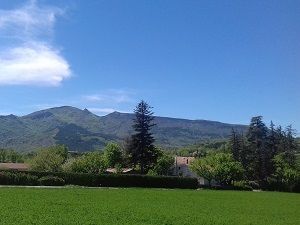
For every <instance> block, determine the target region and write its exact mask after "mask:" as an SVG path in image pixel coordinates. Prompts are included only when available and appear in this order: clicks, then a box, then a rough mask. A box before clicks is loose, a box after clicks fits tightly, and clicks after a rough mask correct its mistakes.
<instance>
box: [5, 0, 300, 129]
mask: <svg viewBox="0 0 300 225" xmlns="http://www.w3.org/2000/svg"><path fill="white" fill-rule="evenodd" d="M299 87H300V1H298V0H295V1H290V0H287V1H276V0H272V1H268V0H266V1H256V0H252V1H232V0H228V1H211V0H207V1H202V0H195V1H194V0H189V1H183V0H181V1H177V0H172V1H171V0H168V1H167V0H151V1H150V0H127V1H125V0H111V1H107V0H106V1H103V0H90V1H84V0H66V1H59V0H40V1H38V0H36V1H24V0H14V1H11V0H1V3H0V115H7V114H15V115H18V116H22V115H26V114H29V113H31V112H33V111H37V110H41V109H45V108H50V107H56V106H62V105H71V106H74V107H78V108H80V109H84V108H87V109H89V110H90V111H92V112H94V113H95V114H97V115H106V114H108V113H110V112H113V111H120V112H132V111H133V109H134V108H135V106H136V104H137V103H138V102H139V101H140V100H142V99H143V100H145V101H147V102H148V103H149V104H150V105H151V106H153V111H154V112H155V115H157V116H166V117H175V118H186V119H206V120H214V121H220V122H226V123H238V124H249V121H250V119H251V117H253V116H258V115H261V116H263V117H264V122H265V123H266V125H267V126H269V123H270V121H271V120H273V122H274V123H275V125H282V126H283V127H285V126H287V125H289V124H292V125H293V127H294V128H296V129H297V130H298V132H300V120H299V118H300V117H299V115H300V100H299V99H300V91H299Z"/></svg>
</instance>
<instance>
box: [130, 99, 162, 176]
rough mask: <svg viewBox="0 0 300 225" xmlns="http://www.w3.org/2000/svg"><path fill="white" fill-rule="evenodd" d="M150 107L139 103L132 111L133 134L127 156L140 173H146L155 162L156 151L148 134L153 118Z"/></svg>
mask: <svg viewBox="0 0 300 225" xmlns="http://www.w3.org/2000/svg"><path fill="white" fill-rule="evenodd" d="M151 108H152V107H151V106H149V105H148V103H147V102H145V101H143V100H142V101H141V102H140V103H139V104H138V105H137V106H136V108H135V109H134V114H135V118H134V119H133V122H134V123H133V128H134V130H135V134H133V135H132V136H131V138H130V140H129V143H128V145H127V154H128V158H129V160H130V162H131V163H132V164H133V165H139V167H140V171H141V173H146V172H147V171H148V169H149V168H150V167H151V166H152V165H153V164H154V163H156V161H157V157H158V155H157V151H156V149H155V146H154V142H155V139H154V138H153V135H152V133H151V132H150V130H151V127H153V126H155V125H156V124H154V123H153V120H154V116H153V112H152V111H151Z"/></svg>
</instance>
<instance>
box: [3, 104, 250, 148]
mask: <svg viewBox="0 0 300 225" xmlns="http://www.w3.org/2000/svg"><path fill="white" fill-rule="evenodd" d="M134 116H135V115H134V114H131V113H120V112H113V113H110V114H108V115H106V116H97V115H95V114H93V113H91V112H90V111H89V110H87V109H84V110H81V109H78V108H74V107H71V106H62V107H56V108H50V109H45V110H41V111H37V112H34V113H31V114H29V115H26V116H21V117H18V116H15V115H8V116H0V148H12V149H14V150H17V151H20V152H29V151H33V150H36V149H38V148H40V147H44V146H51V145H66V146H67V147H68V148H69V150H71V151H78V152H85V151H95V150H100V149H101V148H103V147H104V146H106V145H107V143H109V142H117V143H120V144H122V143H124V141H125V140H126V138H128V137H130V135H131V134H133V132H134V131H133V128H132V124H133V118H134ZM155 123H156V124H157V125H156V126H154V127H153V128H152V130H151V132H152V133H153V136H154V138H155V139H156V145H158V146H160V147H162V148H165V149H175V148H181V147H187V146H190V145H192V144H195V143H201V142H205V141H212V140H217V139H222V138H228V137H229V135H230V133H231V130H232V128H234V129H236V130H238V131H246V129H247V128H248V127H247V126H245V125H238V124H226V123H221V122H215V121H208V120H187V119H175V118H168V117H155Z"/></svg>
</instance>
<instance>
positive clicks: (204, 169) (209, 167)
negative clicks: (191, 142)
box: [190, 156, 215, 187]
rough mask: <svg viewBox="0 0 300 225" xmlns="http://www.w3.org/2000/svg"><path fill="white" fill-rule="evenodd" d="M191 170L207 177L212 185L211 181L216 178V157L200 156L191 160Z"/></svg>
mask: <svg viewBox="0 0 300 225" xmlns="http://www.w3.org/2000/svg"><path fill="white" fill-rule="evenodd" d="M190 168H191V170H192V171H193V172H194V173H196V174H197V175H198V176H199V177H203V178H205V179H206V180H207V181H208V183H209V186H210V187H211V181H212V180H213V179H214V178H215V167H214V158H213V157H211V156H208V157H205V158H198V159H195V160H193V161H192V162H191V164H190Z"/></svg>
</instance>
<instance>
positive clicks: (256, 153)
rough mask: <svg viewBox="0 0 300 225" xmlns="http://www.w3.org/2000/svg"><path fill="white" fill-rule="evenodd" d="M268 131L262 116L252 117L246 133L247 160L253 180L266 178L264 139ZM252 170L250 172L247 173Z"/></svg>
mask: <svg viewBox="0 0 300 225" xmlns="http://www.w3.org/2000/svg"><path fill="white" fill-rule="evenodd" d="M267 132H268V129H267V127H266V125H265V124H264V123H263V121H262V116H257V117H253V118H252V119H251V121H250V125H249V128H248V131H247V134H246V136H247V140H248V157H247V158H248V160H249V162H250V168H248V172H252V174H253V177H252V178H253V179H260V180H262V179H265V178H266V176H267V163H268V161H267V147H266V137H267ZM249 169H250V170H252V171H249Z"/></svg>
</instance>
